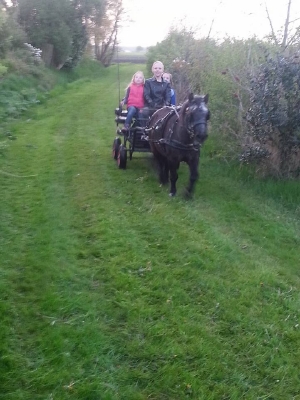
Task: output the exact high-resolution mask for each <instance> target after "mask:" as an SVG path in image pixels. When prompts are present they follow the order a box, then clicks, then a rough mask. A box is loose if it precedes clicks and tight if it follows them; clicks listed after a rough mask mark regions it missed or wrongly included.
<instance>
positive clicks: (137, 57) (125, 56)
mask: <svg viewBox="0 0 300 400" xmlns="http://www.w3.org/2000/svg"><path fill="white" fill-rule="evenodd" d="M118 61H119V62H120V63H134V64H144V63H146V54H145V52H121V53H119V54H118V55H116V56H115V57H114V58H113V63H117V62H118Z"/></svg>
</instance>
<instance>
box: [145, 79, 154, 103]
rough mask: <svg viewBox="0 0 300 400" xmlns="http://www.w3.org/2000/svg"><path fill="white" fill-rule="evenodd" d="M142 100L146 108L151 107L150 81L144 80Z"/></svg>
mask: <svg viewBox="0 0 300 400" xmlns="http://www.w3.org/2000/svg"><path fill="white" fill-rule="evenodd" d="M144 99H145V103H146V105H147V106H148V107H151V106H153V100H152V98H151V85H150V81H148V80H146V82H145V86H144Z"/></svg>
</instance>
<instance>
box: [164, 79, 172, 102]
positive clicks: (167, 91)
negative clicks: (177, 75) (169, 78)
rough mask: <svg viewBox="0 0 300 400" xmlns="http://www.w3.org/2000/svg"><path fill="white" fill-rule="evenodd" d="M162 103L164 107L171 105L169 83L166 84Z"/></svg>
mask: <svg viewBox="0 0 300 400" xmlns="http://www.w3.org/2000/svg"><path fill="white" fill-rule="evenodd" d="M164 101H165V105H166V106H169V105H170V104H171V85H170V83H169V82H167V87H166V90H165V98H164Z"/></svg>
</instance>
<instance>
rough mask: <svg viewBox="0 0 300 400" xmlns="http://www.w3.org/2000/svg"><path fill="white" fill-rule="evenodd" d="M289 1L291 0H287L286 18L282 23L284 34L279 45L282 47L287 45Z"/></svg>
mask: <svg viewBox="0 0 300 400" xmlns="http://www.w3.org/2000/svg"><path fill="white" fill-rule="evenodd" d="M291 2H292V0H289V2H288V8H287V14H286V20H285V24H284V34H283V38H282V43H281V47H282V48H286V45H287V39H288V28H289V24H290V9H291Z"/></svg>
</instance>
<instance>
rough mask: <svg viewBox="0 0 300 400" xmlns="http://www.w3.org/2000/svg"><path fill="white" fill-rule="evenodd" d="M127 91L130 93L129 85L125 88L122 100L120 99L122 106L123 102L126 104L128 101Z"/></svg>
mask: <svg viewBox="0 0 300 400" xmlns="http://www.w3.org/2000/svg"><path fill="white" fill-rule="evenodd" d="M129 93H130V87H129V88H128V89H127V90H126V94H125V97H124V99H122V101H121V104H122V106H124V104H127V103H128V97H129Z"/></svg>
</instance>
